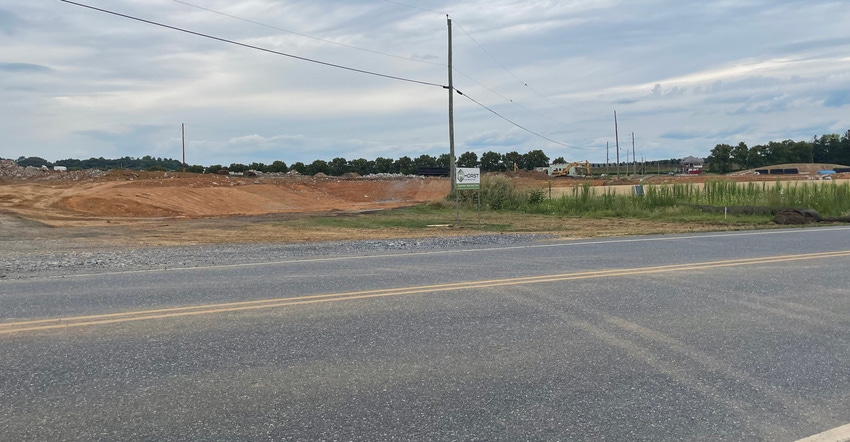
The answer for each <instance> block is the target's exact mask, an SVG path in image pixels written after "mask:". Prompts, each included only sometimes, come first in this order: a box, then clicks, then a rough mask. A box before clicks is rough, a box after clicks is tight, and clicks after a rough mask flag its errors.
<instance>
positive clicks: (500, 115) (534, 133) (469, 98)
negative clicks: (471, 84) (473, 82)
mask: <svg viewBox="0 0 850 442" xmlns="http://www.w3.org/2000/svg"><path fill="white" fill-rule="evenodd" d="M455 92H457V94H458V95H461V96H464V97H466V99H467V100H469V101H471V102H473V103H475V104H477V105H479V106H481V107H482V108H484V109H486V110H488V111H489V112H490V113H492V114H493V115H495V116H497V117H499V118H501V119H503V120H505V121H507V122H508V123H510V124H512V125H514V126H516V127H517V128H519V129H522V130H524V131H526V132H528V133H530V134H532V135H534V136H537V137H540V138H543V139H544V140H546V141H550V142H552V143H555V144H557V145H559V146H564V147H568V148H570V149H578V150H602V148H592V147H578V146H573V145H570V144H567V143H563V142H561V141H557V140H553V139H552V138H549V137H547V136H545V135H542V134H540V133H538V132H535V131H533V130H531V129H528V128H526V127H524V126H522V125H520V124H518V123H516V122H514V121H512V120H510V119H509V118H507V117H505V116H504V115H502V114H500V113H498V112H496V111H494V110H493V109H491V108H489V107H487V106H485V105H483V104H481V103H480V102H478V101H477V100H475V99H474V98H472V97H470V96H469V95H466V94H464V93H463V92H461V91H459V90H457V89H455Z"/></svg>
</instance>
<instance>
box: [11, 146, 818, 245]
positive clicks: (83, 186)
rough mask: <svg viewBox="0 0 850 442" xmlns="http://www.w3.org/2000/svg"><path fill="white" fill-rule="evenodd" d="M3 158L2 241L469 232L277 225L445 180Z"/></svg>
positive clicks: (534, 177)
mask: <svg viewBox="0 0 850 442" xmlns="http://www.w3.org/2000/svg"><path fill="white" fill-rule="evenodd" d="M0 163H2V164H0V239H2V238H15V237H22V238H27V237H29V238H44V237H51V238H61V237H76V238H95V239H99V240H100V241H107V242H112V243H115V244H135V245H162V244H185V243H212V242H300V241H309V240H338V239H368V238H386V237H402V236H404V237H412V236H434V235H444V234H462V233H464V232H463V231H461V230H443V231H436V230H424V231H410V230H404V229H396V230H393V229H383V230H375V229H373V230H366V229H357V230H355V229H339V228H317V227H315V226H314V227H310V228H299V227H292V226H289V225H288V226H287V228H285V229H283V228H281V227H280V223H279V221H281V220H288V219H292V218H294V217H299V216H305V215H310V216H332V215H335V214H349V213H361V212H366V211H374V210H383V209H390V208H397V207H402V206H409V205H415V204H421V203H426V202H434V201H443V200H445V197H446V195H448V193H449V187H450V183H449V180H448V179H446V178H422V177H383V178H365V177H345V178H341V177H307V176H281V177H269V176H262V177H246V176H221V175H201V174H191V173H174V172H136V171H126V170H122V171H110V172H100V171H77V172H52V171H42V170H38V169H34V168H26V169H24V168H18V167H17V166H16V165H15V164H14V163H13V162H10V161H0ZM795 166H796V167H798V168H799V169H800V170H801V172H808V173H809V175H808V176H809V177H813V176H814V174H815V172H816V171H817V170H821V169H825V168H830V167H831V166H830V165H815V164H812V165H789V166H782V167H795ZM777 167H779V166H777ZM809 169H811V170H809ZM503 175H505V176H508V177H510V178H511V179H512V180H514V181H515V182H516V183H517V185H518V186H519V187H546V186H549V185H551V186H552V187H553V188H557V187H572V186H575V185H577V184H583V183H585V182H588V183H590V184H591V185H594V186H612V185H628V184H637V183H640V182H644V183H673V182H703V181H705V180H707V179H734V180H737V181H776V180H777V179H778V178H779V179H807V177H806V176H804V175H800V176H788V177H783V176H774V175H770V176H767V175H753V174H752V173H739V174H735V175H733V176H726V177H719V176H713V177H712V176H660V177H652V178H644V179H643V181H641V180H640V179H638V178H626V177H623V178H621V179H620V180H616V179H611V180H587V181H585V180H576V179H569V178H555V179H552V178H549V177H548V176H546V175H545V174H541V173H538V172H518V173H506V174H503ZM623 175H625V174H623ZM4 214H5V215H4ZM559 222H561V223H563V222H565V221H559ZM574 223H575V224H576V226H568V228H567V230H569V231H571V232H572V234H571V236H578V237H582V236H598V235H599V232H605V236H610V235H617V234H637V233H657V232H659V228H661V227H662V226H660V225H659V224H658V223H652V222H648V221H639V220H581V221H580V222H579V221H575V222H574ZM50 227H59V228H62V229H58V230H57V229H49V228H50ZM614 227H616V228H614ZM27 229H29V230H27ZM33 229H34V230H33ZM45 229H48V230H45ZM86 229H88V230H86ZM683 229H684V230H683ZM691 229H693V226H684V227H676V226H673V225H670V226H668V225H665V226H663V228H661V230H660V231H661V232H671V233H672V232H673V231H678V230H682V231H689V230H691ZM560 230H563V229H560ZM714 230H717V227H715V228H714ZM466 233H470V232H466ZM92 241H94V239H92Z"/></svg>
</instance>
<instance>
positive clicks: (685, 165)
mask: <svg viewBox="0 0 850 442" xmlns="http://www.w3.org/2000/svg"><path fill="white" fill-rule="evenodd" d="M679 164H680V165H681V167H682V173H687V174H691V175H699V174H701V173H702V172H703V167H704V166H705V160H704V159H702V158H697V157H685V158H682V161H680V162H679Z"/></svg>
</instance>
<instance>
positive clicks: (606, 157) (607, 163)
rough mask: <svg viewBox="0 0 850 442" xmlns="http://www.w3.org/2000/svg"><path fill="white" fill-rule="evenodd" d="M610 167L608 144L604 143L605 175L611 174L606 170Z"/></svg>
mask: <svg viewBox="0 0 850 442" xmlns="http://www.w3.org/2000/svg"><path fill="white" fill-rule="evenodd" d="M610 166H611V160H609V159H608V142H607V141H606V142H605V174H606V175H608V174H609V173H611V172H610V171H609V170H608V168H609V167H610Z"/></svg>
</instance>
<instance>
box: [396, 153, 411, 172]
mask: <svg viewBox="0 0 850 442" xmlns="http://www.w3.org/2000/svg"><path fill="white" fill-rule="evenodd" d="M393 169H395V170H394V172H395V173H401V174H404V175H413V174H414V173H416V165H414V164H413V160H411V159H410V157H409V156H406V155H405V156H403V157H401V158H399V159H397V160H396V161H395V163H394V164H393Z"/></svg>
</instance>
